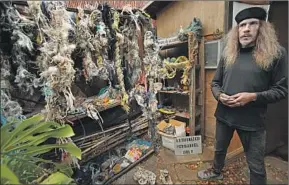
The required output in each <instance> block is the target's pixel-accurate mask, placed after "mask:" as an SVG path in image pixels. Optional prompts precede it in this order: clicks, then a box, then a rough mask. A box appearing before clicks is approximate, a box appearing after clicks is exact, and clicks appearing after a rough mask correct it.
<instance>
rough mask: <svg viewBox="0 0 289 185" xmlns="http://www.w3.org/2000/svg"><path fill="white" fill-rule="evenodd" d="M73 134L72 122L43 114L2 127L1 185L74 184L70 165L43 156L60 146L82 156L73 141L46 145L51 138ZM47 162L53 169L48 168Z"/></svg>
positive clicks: (72, 153)
mask: <svg viewBox="0 0 289 185" xmlns="http://www.w3.org/2000/svg"><path fill="white" fill-rule="evenodd" d="M73 135H74V132H73V129H72V128H71V127H70V126H69V125H61V124H59V123H56V122H52V121H45V120H44V117H43V116H42V115H36V116H33V117H31V118H29V119H26V120H24V121H21V122H19V123H15V122H12V123H7V124H5V125H4V126H2V127H1V184H5V183H6V184H18V183H23V184H31V183H36V184H42V183H44V184H52V183H53V184H57V183H60V184H64V183H65V184H66V183H71V182H72V181H73V179H71V178H70V176H71V175H72V169H71V167H70V166H69V165H67V164H60V163H55V162H52V161H50V160H44V159H42V158H41V157H40V155H42V154H45V153H47V152H49V151H51V150H53V149H57V148H58V149H63V150H65V151H67V152H68V153H69V154H70V155H71V156H72V157H76V158H78V159H81V150H80V149H79V148H78V147H77V146H76V145H75V144H74V143H73V142H67V143H63V144H44V142H45V141H47V139H49V138H65V137H71V136H73ZM47 164H49V165H50V167H52V168H48V169H47V168H45V167H44V166H45V165H47ZM51 179H53V181H52V180H51Z"/></svg>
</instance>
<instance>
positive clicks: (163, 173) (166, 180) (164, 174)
mask: <svg viewBox="0 0 289 185" xmlns="http://www.w3.org/2000/svg"><path fill="white" fill-rule="evenodd" d="M160 180H161V183H162V184H173V181H172V178H171V176H170V175H169V171H168V170H167V169H164V170H160Z"/></svg>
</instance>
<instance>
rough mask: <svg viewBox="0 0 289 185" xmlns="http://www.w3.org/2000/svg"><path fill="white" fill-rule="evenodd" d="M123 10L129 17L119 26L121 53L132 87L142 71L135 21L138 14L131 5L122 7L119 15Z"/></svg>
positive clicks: (138, 31)
mask: <svg viewBox="0 0 289 185" xmlns="http://www.w3.org/2000/svg"><path fill="white" fill-rule="evenodd" d="M124 12H127V13H128V14H129V17H130V19H125V21H124V23H123V25H122V26H120V31H121V32H122V34H123V36H124V43H123V53H124V57H125V62H126V63H127V64H128V65H127V68H128V69H127V73H128V76H129V77H128V78H129V82H130V85H131V86H132V87H134V86H135V85H136V82H137V80H138V79H139V78H140V75H141V72H142V69H141V58H140V56H139V46H138V36H139V35H140V28H139V25H138V24H139V23H138V21H137V18H138V15H137V14H134V13H133V12H132V10H131V7H124V8H123V12H122V13H121V15H123V13H124Z"/></svg>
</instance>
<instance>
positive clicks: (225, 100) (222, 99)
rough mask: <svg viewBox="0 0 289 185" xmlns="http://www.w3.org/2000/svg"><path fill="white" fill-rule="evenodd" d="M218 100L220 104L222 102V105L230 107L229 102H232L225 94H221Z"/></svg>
mask: <svg viewBox="0 0 289 185" xmlns="http://www.w3.org/2000/svg"><path fill="white" fill-rule="evenodd" d="M219 100H220V102H222V104H224V105H226V106H230V104H229V102H231V101H233V100H234V98H232V97H231V96H228V95H227V94H225V93H221V94H220V96H219Z"/></svg>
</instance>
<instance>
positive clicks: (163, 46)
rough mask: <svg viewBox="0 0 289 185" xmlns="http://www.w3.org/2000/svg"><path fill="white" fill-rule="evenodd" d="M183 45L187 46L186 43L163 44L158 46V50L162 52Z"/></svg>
mask: <svg viewBox="0 0 289 185" xmlns="http://www.w3.org/2000/svg"><path fill="white" fill-rule="evenodd" d="M183 44H188V41H177V42H171V43H168V44H163V45H159V46H160V49H161V50H163V49H170V48H173V47H177V46H181V45H183Z"/></svg>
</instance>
